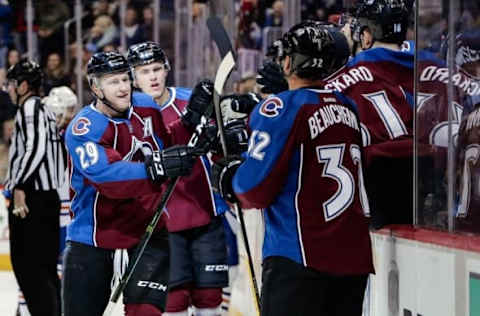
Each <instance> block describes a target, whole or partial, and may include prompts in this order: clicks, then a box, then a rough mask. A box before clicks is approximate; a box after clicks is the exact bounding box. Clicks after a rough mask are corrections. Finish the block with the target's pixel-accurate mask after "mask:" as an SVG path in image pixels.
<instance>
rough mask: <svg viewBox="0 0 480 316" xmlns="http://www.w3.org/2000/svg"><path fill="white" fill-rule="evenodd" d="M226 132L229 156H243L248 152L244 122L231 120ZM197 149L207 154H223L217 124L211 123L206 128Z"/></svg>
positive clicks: (225, 129)
mask: <svg viewBox="0 0 480 316" xmlns="http://www.w3.org/2000/svg"><path fill="white" fill-rule="evenodd" d="M224 132H225V141H226V143H227V151H228V154H229V155H241V154H242V153H244V152H245V151H247V150H248V131H247V127H246V125H245V122H244V120H231V121H230V122H228V123H227V125H225V128H224ZM195 147H197V148H199V150H203V151H204V152H205V153H206V152H212V153H213V154H218V155H220V154H223V150H222V144H221V142H220V134H219V132H218V128H217V126H216V124H214V123H211V124H209V125H207V126H206V127H205V128H204V130H203V131H202V134H201V135H200V137H199V139H198V142H197V144H196V145H195Z"/></svg>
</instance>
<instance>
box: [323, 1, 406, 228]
mask: <svg viewBox="0 0 480 316" xmlns="http://www.w3.org/2000/svg"><path fill="white" fill-rule="evenodd" d="M408 14H409V12H408V10H407V7H406V4H405V3H404V1H403V0H392V1H387V0H373V1H366V0H361V1H358V7H357V10H356V13H355V15H354V19H353V20H352V21H350V23H347V24H346V25H345V26H344V27H343V31H344V33H345V34H346V36H349V37H350V39H351V41H350V43H352V44H353V46H352V53H353V54H354V56H353V58H352V59H351V60H350V61H349V62H348V63H347V65H346V66H345V67H343V68H342V69H340V70H339V71H338V72H336V73H335V74H333V75H331V76H329V77H328V78H327V79H326V81H327V82H328V83H327V84H326V85H325V88H327V89H335V90H337V91H339V92H342V93H344V94H345V95H346V96H347V97H348V98H349V99H350V100H351V101H352V102H353V103H354V104H355V106H356V107H357V109H358V114H359V117H360V123H361V127H362V137H363V143H364V146H365V168H366V169H365V185H366V188H367V191H368V193H369V196H370V198H371V213H372V214H371V215H372V225H373V226H374V227H375V228H380V227H382V226H384V225H386V224H411V223H413V208H412V207H413V178H412V175H413V158H412V157H413V114H414V113H413V108H414V106H413V82H414V80H413V79H414V78H413V68H414V67H413V61H414V59H413V55H412V54H408V53H405V52H402V51H401V49H400V45H401V44H402V42H403V41H404V40H405V34H406V30H407V24H408ZM357 47H358V48H357ZM357 51H359V52H358V53H357ZM386 175H388V176H386ZM391 179H395V180H394V181H391ZM398 196H401V197H402V198H401V199H396V197H398ZM392 200H395V201H396V202H395V203H392Z"/></svg>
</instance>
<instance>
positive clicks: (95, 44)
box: [85, 15, 118, 53]
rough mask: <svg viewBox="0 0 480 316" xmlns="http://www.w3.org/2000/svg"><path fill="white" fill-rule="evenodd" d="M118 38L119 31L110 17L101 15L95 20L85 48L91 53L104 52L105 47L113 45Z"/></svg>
mask: <svg viewBox="0 0 480 316" xmlns="http://www.w3.org/2000/svg"><path fill="white" fill-rule="evenodd" d="M117 37H118V29H117V27H116V26H115V24H114V23H113V20H112V18H111V17H110V16H108V15H101V16H99V17H97V18H96V19H95V22H94V24H93V26H92V28H91V29H90V34H89V36H88V40H87V43H86V44H85V47H86V48H87V50H88V51H89V52H91V53H95V52H97V51H100V50H102V48H103V47H104V46H105V45H108V44H111V43H113V42H114V41H115V40H116V39H117Z"/></svg>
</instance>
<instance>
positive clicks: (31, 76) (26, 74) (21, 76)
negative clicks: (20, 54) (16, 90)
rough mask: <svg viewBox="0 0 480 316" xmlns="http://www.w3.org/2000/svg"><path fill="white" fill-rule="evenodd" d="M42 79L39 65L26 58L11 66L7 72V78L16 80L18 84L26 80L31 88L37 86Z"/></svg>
mask: <svg viewBox="0 0 480 316" xmlns="http://www.w3.org/2000/svg"><path fill="white" fill-rule="evenodd" d="M42 79H43V73H42V70H41V68H40V66H39V65H38V64H37V63H36V62H34V61H31V60H28V59H26V58H23V59H21V60H20V61H19V62H18V63H16V64H15V65H13V66H11V67H10V68H9V69H8V72H7V80H16V81H17V83H18V84H21V83H22V82H23V81H27V83H28V84H29V85H30V86H31V87H32V88H39V87H40V85H41V84H42Z"/></svg>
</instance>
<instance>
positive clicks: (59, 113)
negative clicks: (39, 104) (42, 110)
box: [44, 86, 78, 126]
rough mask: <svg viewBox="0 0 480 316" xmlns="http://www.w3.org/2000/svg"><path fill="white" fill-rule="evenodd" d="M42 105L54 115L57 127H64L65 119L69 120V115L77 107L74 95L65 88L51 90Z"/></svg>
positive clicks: (70, 90)
mask: <svg viewBox="0 0 480 316" xmlns="http://www.w3.org/2000/svg"><path fill="white" fill-rule="evenodd" d="M44 103H45V104H46V105H47V107H48V108H49V109H50V111H52V112H53V113H55V116H56V117H57V123H59V125H60V126H61V125H64V124H65V125H66V123H68V122H65V120H66V119H71V116H72V115H71V114H72V113H73V112H74V110H75V107H76V106H77V103H78V100H77V96H76V95H75V93H74V92H73V91H72V89H70V88H69V87H67V86H61V87H57V88H53V89H52V90H50V93H49V94H48V96H47V97H45V98H44Z"/></svg>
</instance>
